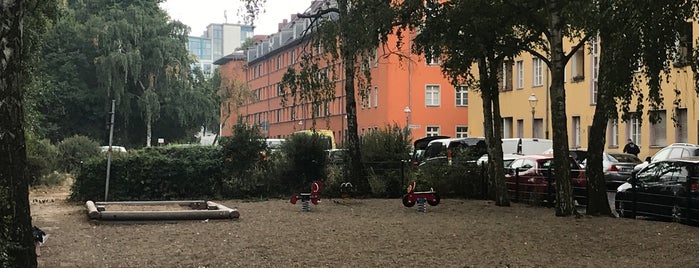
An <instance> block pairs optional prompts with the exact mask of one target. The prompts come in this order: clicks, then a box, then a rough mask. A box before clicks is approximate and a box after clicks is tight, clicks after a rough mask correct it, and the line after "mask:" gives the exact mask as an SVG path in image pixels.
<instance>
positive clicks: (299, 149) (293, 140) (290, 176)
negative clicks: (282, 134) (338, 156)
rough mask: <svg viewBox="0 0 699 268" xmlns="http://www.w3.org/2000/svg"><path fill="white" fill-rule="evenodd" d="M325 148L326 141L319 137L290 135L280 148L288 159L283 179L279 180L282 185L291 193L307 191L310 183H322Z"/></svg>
mask: <svg viewBox="0 0 699 268" xmlns="http://www.w3.org/2000/svg"><path fill="white" fill-rule="evenodd" d="M325 147H326V141H325V140H324V138H323V137H321V135H318V134H315V133H314V134H312V135H308V134H305V133H297V134H294V135H291V136H290V137H289V138H288V139H287V141H286V142H285V143H284V144H283V145H282V148H281V153H282V154H284V155H285V156H286V157H287V158H288V159H289V163H288V165H287V166H286V169H287V170H286V172H284V176H285V177H284V178H281V180H282V184H283V185H284V186H285V187H286V188H287V189H290V190H291V191H294V190H296V191H307V190H308V189H310V187H311V182H313V181H316V180H320V181H323V182H324V181H325V180H326V170H325V169H326V163H327V159H328V156H327V155H328V153H327V152H326V151H325Z"/></svg>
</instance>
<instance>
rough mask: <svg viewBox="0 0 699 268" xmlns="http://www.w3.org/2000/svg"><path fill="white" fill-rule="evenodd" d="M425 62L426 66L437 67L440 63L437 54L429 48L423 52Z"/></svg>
mask: <svg viewBox="0 0 699 268" xmlns="http://www.w3.org/2000/svg"><path fill="white" fill-rule="evenodd" d="M425 61H426V62H427V65H439V64H440V63H441V60H440V59H439V54H437V52H436V51H435V49H433V48H430V49H427V50H426V51H425Z"/></svg>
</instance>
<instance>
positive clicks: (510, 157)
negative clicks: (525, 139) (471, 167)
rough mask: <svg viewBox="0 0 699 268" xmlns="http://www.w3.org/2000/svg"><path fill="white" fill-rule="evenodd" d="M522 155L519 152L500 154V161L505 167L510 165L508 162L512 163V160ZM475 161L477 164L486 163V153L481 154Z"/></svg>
mask: <svg viewBox="0 0 699 268" xmlns="http://www.w3.org/2000/svg"><path fill="white" fill-rule="evenodd" d="M523 156H524V155H521V154H502V163H503V165H504V166H505V167H508V166H510V163H512V161H515V160H517V159H519V158H521V157H523ZM477 162H478V164H479V165H485V164H488V155H487V154H484V155H483V156H481V158H478V161H477Z"/></svg>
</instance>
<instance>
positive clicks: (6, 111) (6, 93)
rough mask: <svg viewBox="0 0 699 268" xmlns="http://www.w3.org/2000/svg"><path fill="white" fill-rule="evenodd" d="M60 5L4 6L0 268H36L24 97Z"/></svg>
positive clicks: (0, 30)
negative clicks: (40, 44) (37, 52)
mask: <svg viewBox="0 0 699 268" xmlns="http://www.w3.org/2000/svg"><path fill="white" fill-rule="evenodd" d="M56 9H57V7H56V2H55V1H30V0H27V1H21V0H18V1H3V2H0V17H2V20H0V40H1V41H0V73H2V74H3V75H2V76H0V103H1V104H2V105H0V125H2V129H0V155H2V157H0V215H1V216H0V217H1V218H0V266H3V267H36V266H37V262H36V253H35V252H34V241H33V236H32V225H31V217H30V212H29V192H28V189H29V179H28V176H27V170H26V168H27V162H26V160H27V159H26V148H25V138H24V135H25V132H24V117H23V109H24V107H23V94H24V90H25V89H26V88H27V85H28V83H29V82H30V81H31V76H30V72H31V66H32V64H33V62H34V61H33V60H34V59H36V58H35V57H33V56H32V53H35V48H36V45H37V44H38V42H39V39H40V37H41V34H42V33H43V32H44V30H45V27H46V24H47V23H50V19H51V18H52V17H54V16H55V15H56Z"/></svg>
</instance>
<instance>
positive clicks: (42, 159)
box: [27, 138, 58, 185]
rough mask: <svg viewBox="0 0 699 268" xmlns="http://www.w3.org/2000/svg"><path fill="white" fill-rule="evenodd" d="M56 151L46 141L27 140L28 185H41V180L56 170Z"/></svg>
mask: <svg viewBox="0 0 699 268" xmlns="http://www.w3.org/2000/svg"><path fill="white" fill-rule="evenodd" d="M57 158H58V150H57V148H56V146H55V145H53V144H51V141H49V140H48V139H43V140H36V139H31V138H29V139H27V166H28V168H27V170H28V176H29V179H30V181H29V183H30V185H39V184H43V183H41V182H40V180H41V178H42V177H43V176H46V175H50V174H52V172H53V171H55V170H57V166H58V165H57V164H56V163H57Z"/></svg>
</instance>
